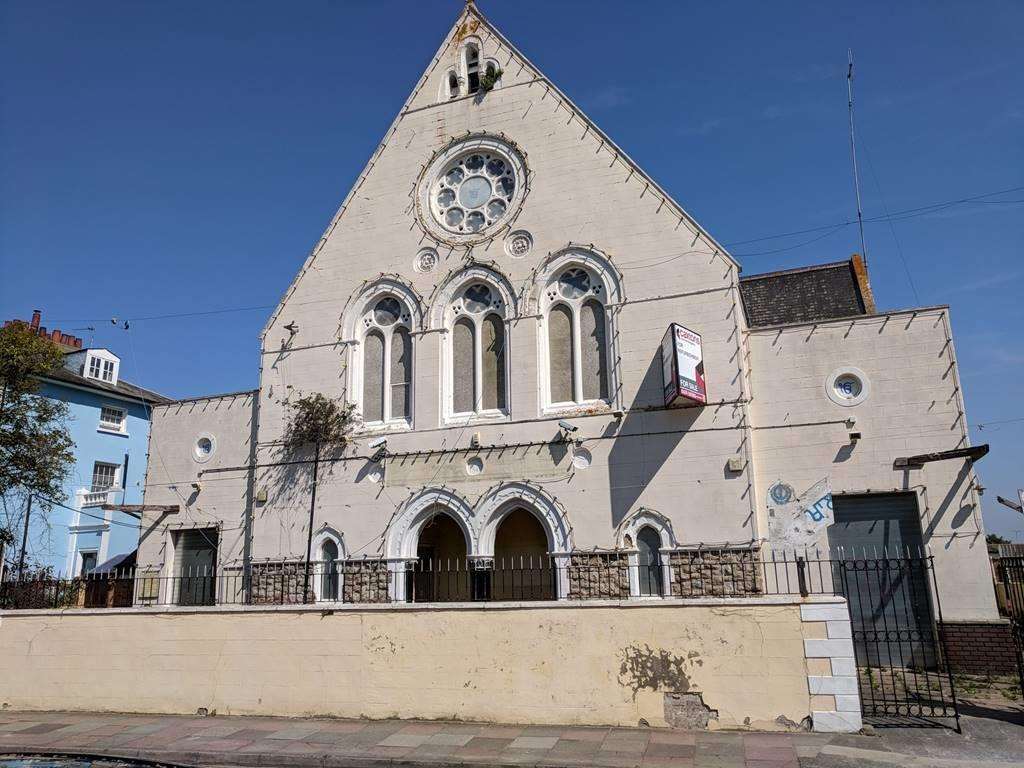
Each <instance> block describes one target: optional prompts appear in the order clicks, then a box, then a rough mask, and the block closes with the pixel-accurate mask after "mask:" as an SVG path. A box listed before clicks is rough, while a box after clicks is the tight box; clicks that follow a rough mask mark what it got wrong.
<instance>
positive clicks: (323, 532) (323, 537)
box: [313, 525, 349, 603]
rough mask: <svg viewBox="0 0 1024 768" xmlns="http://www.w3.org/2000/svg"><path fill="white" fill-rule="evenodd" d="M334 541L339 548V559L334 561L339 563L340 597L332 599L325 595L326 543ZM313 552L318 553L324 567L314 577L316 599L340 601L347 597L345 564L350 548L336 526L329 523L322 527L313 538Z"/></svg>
mask: <svg viewBox="0 0 1024 768" xmlns="http://www.w3.org/2000/svg"><path fill="white" fill-rule="evenodd" d="M328 541H330V542H333V543H334V545H335V546H336V547H337V548H338V559H337V560H335V561H334V562H335V563H337V564H338V599H337V600H330V599H328V598H325V597H324V596H323V594H324V590H325V587H326V586H327V584H326V576H327V568H326V564H327V561H326V560H324V557H323V554H324V545H325V544H326V543H327V542H328ZM313 552H314V553H315V554H316V561H315V562H318V563H320V564H321V565H322V566H323V567H321V568H320V569H318V570H319V573H318V574H317V575H316V578H315V579H314V582H315V583H314V590H315V592H314V600H315V601H316V602H318V603H340V602H342V601H343V600H344V597H345V573H344V564H345V562H346V561H347V560H348V557H349V555H348V550H347V549H346V548H345V537H344V536H343V535H342V534H341V533H339V532H338V531H337V530H335V529H334V528H332V527H330V526H329V525H324V526H322V527H321V529H320V531H319V533H317V534H316V537H315V538H314V540H313Z"/></svg>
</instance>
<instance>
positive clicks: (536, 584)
mask: <svg viewBox="0 0 1024 768" xmlns="http://www.w3.org/2000/svg"><path fill="white" fill-rule="evenodd" d="M492 562H493V565H492V568H491V599H492V600H553V599H554V598H555V569H554V562H553V560H552V558H551V556H550V555H549V554H548V535H547V531H545V530H544V526H543V524H542V523H541V521H540V520H539V519H538V518H537V516H536V515H534V514H533V513H532V512H530V510H528V509H524V508H523V507H516V508H515V509H513V510H511V511H510V512H508V514H506V515H505V516H504V517H503V518H502V520H501V522H500V523H498V526H497V529H496V531H495V536H494V559H493V561H492Z"/></svg>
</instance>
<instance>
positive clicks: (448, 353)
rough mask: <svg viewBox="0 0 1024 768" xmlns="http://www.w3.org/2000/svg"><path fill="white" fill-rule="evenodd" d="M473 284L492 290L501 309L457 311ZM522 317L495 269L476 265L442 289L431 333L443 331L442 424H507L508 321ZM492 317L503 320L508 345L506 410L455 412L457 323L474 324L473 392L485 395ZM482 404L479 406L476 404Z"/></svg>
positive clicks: (508, 389)
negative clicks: (487, 329)
mask: <svg viewBox="0 0 1024 768" xmlns="http://www.w3.org/2000/svg"><path fill="white" fill-rule="evenodd" d="M474 283H482V284H484V285H486V286H487V287H488V288H490V289H491V290H493V291H494V292H495V293H496V294H497V296H498V299H499V302H500V303H499V306H497V307H494V306H491V307H488V308H487V309H485V310H483V311H481V312H468V311H466V310H465V308H464V307H460V308H458V309H457V308H456V307H455V304H457V303H458V297H459V295H460V294H461V292H462V291H463V290H465V289H466V288H467V287H468V286H470V285H471V284H474ZM518 314H519V307H518V301H517V299H516V295H515V292H514V291H513V290H512V285H511V283H510V282H509V280H508V278H507V277H505V275H503V274H502V273H501V272H498V271H497V270H495V269H492V268H490V267H486V266H483V265H480V264H474V265H472V266H469V267H467V268H466V269H463V270H461V271H459V272H456V273H455V274H453V275H451V276H450V277H448V278H447V279H446V280H445V281H444V283H442V286H441V288H440V290H439V291H438V294H437V298H436V299H435V300H434V303H433V305H432V306H431V308H430V312H429V323H430V328H431V330H440V331H441V332H442V338H441V425H442V426H465V425H468V424H474V423H482V422H496V421H507V420H508V419H509V418H510V413H511V408H510V404H511V401H512V344H511V334H510V332H509V325H508V323H509V319H510V318H512V317H516V316H517V315H518ZM490 315H497V316H498V318H500V320H501V329H502V333H503V334H504V336H503V338H504V345H505V355H504V357H505V407H504V408H490V409H484V408H474V410H473V412H459V413H456V412H455V402H454V392H455V371H454V370H453V364H452V361H453V358H454V351H453V349H452V344H453V340H454V328H455V323H456V321H458V320H459V319H461V318H465V319H467V320H469V322H471V323H472V324H473V334H474V336H473V342H474V343H473V354H474V356H475V359H474V370H475V374H476V380H475V381H474V385H473V391H474V393H480V392H483V342H482V335H481V334H482V331H483V322H484V320H485V319H486V318H487V317H489V316H490ZM474 405H479V403H476V402H475V403H474Z"/></svg>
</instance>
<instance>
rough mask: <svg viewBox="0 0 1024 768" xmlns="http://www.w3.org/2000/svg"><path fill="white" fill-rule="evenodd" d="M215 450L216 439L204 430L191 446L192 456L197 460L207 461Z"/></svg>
mask: <svg viewBox="0 0 1024 768" xmlns="http://www.w3.org/2000/svg"><path fill="white" fill-rule="evenodd" d="M216 450H217V441H216V440H215V439H214V437H213V435H211V434H209V433H207V432H204V433H203V434H201V435H199V437H197V438H196V442H195V445H194V446H193V447H192V458H194V459H195V460H196V461H198V462H204V461H208V460H209V458H210V457H211V456H213V454H214V452H215V451H216Z"/></svg>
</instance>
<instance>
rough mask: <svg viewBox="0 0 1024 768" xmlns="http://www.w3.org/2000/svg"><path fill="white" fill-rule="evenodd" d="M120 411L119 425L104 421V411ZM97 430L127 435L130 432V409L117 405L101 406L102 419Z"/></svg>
mask: <svg viewBox="0 0 1024 768" xmlns="http://www.w3.org/2000/svg"><path fill="white" fill-rule="evenodd" d="M105 410H106V411H118V412H119V413H120V414H121V419H120V422H119V424H120V425H119V426H114V425H113V424H112V423H111V422H104V421H103V411H105ZM97 430H98V431H100V432H110V433H111V434H115V435H126V434H128V411H127V410H126V409H125V408H122V407H120V406H117V405H106V404H103V405H101V406H100V421H99V426H98V427H97Z"/></svg>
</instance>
